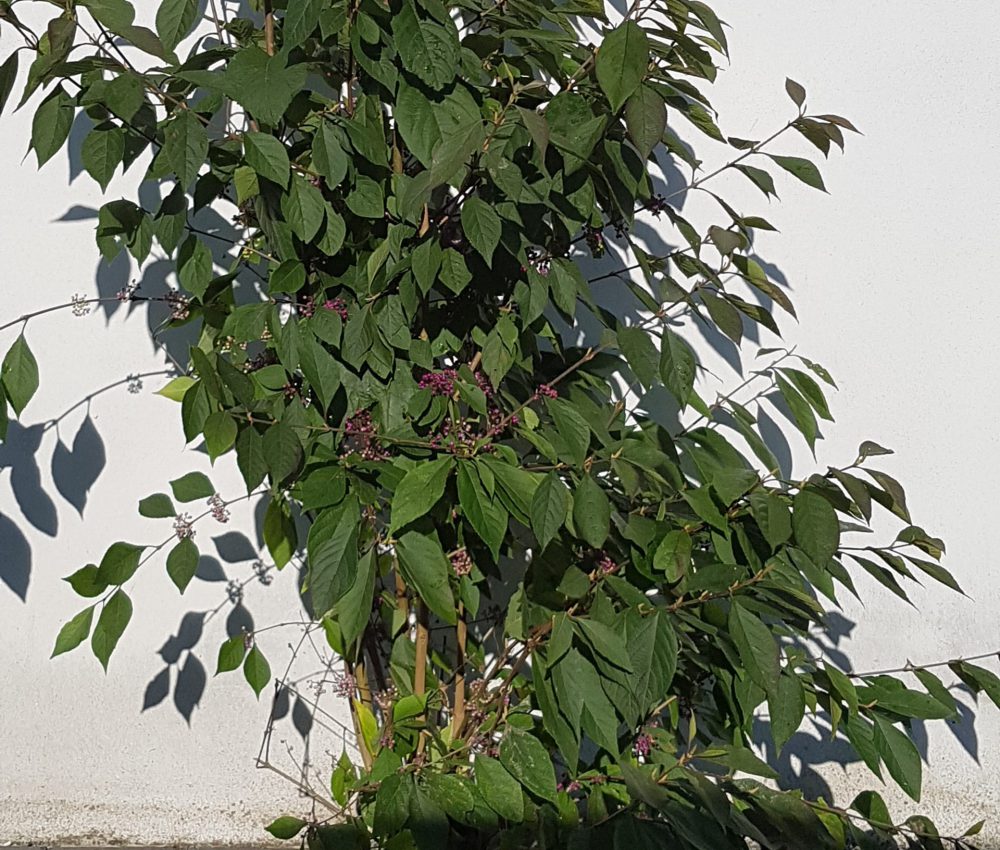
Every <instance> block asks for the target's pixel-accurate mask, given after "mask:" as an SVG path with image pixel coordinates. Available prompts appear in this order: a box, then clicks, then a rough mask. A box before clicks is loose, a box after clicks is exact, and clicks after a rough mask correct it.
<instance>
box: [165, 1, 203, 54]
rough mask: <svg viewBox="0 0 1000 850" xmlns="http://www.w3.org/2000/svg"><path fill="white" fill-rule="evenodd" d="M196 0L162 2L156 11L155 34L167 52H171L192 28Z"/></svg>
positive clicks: (195, 14)
mask: <svg viewBox="0 0 1000 850" xmlns="http://www.w3.org/2000/svg"><path fill="white" fill-rule="evenodd" d="M197 20H198V0H162V2H161V3H160V8H159V9H157V10H156V33H157V35H159V37H160V41H161V42H163V46H164V47H165V48H166V49H167V50H173V49H174V48H175V47H177V45H178V44H180V42H181V41H182V40H183V39H184V37H185V36H187V34H188V33H190V32H191V30H192V29H193V28H194V25H195V21H197Z"/></svg>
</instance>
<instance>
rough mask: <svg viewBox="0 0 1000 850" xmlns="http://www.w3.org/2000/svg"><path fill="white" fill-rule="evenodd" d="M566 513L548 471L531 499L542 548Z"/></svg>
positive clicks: (559, 486)
mask: <svg viewBox="0 0 1000 850" xmlns="http://www.w3.org/2000/svg"><path fill="white" fill-rule="evenodd" d="M568 513H569V490H567V489H566V485H565V484H564V483H563V481H562V479H561V478H560V477H559V475H558V474H557V473H555V472H550V473H549V474H548V475H546V476H545V478H543V479H542V482H541V484H539V485H538V489H537V490H535V495H534V496H533V497H532V499H531V530H532V531H533V532H534V533H535V537H536V538H538V543H539V545H540V546H541V548H542V549H544V548H545V547H546V546H548V545H549V543H550V542H551V541H552V538H553V537H555V536H556V534H557V533H558V531H559V529H560V528H562V526H563V523H565V522H566V516H567V514H568ZM498 814H499V813H498Z"/></svg>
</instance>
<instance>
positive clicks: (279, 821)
mask: <svg viewBox="0 0 1000 850" xmlns="http://www.w3.org/2000/svg"><path fill="white" fill-rule="evenodd" d="M258 695H259V693H258ZM307 825H308V824H307V823H306V822H305V821H304V820H302V818H293V817H292V816H291V815H282V816H281V817H280V818H275V819H274V820H273V821H271V823H269V824H268V825H267V826H265V827H264V829H266V830H267V831H268V832H270V833H271V835H273V836H274V837H275V838H280V839H282V840H287V839H289V838H295V836H296V835H298V834H299V833H300V832H302V830H303V829H305V828H306V826H307Z"/></svg>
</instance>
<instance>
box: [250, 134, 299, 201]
mask: <svg viewBox="0 0 1000 850" xmlns="http://www.w3.org/2000/svg"><path fill="white" fill-rule="evenodd" d="M243 153H244V156H246V160H247V165H249V166H250V167H251V168H252V169H253V170H254V171H256V172H257V173H258V174H259V175H260V176H261V177H266V178H267V179H268V180H270V181H271V182H273V183H277V184H278V185H279V186H281V188H282V189H284V188H286V187H287V186H288V177H289V175H290V173H291V172H290V170H289V169H290V166H289V163H288V151H287V150H286V149H285V146H284V145H283V144H282V143H281V142H279V141H278V140H277V139H276V138H275V137H274V136H272V135H271V134H270V133H255V132H249V133H244V135H243Z"/></svg>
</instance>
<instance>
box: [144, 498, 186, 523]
mask: <svg viewBox="0 0 1000 850" xmlns="http://www.w3.org/2000/svg"><path fill="white" fill-rule="evenodd" d="M139 514H140V515H141V516H144V517H149V518H150V519H163V518H165V517H175V516H177V509H176V508H175V507H174V503H173V502H172V501H170V497H169V496H168V495H167V494H166V493H153V495H152V496H146V498H145V499H142V500H141V501H140V502H139Z"/></svg>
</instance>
